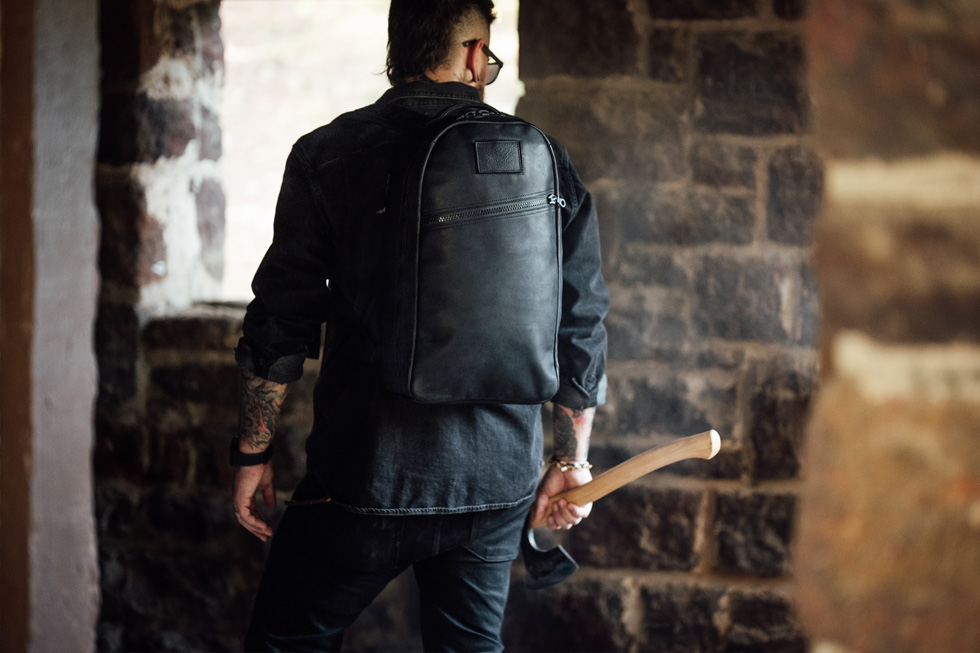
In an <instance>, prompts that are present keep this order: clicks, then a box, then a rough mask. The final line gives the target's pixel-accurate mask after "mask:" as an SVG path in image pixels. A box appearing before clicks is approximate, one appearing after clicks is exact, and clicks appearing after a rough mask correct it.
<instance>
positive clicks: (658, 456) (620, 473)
mask: <svg viewBox="0 0 980 653" xmlns="http://www.w3.org/2000/svg"><path fill="white" fill-rule="evenodd" d="M720 449H721V436H719V435H718V431H715V430H714V429H711V430H710V431H705V432H704V433H698V434H697V435H692V436H689V437H686V438H681V439H679V440H675V441H674V442H671V443H670V444H665V445H663V446H661V447H655V448H653V449H649V450H648V451H644V452H643V453H641V454H639V455H636V456H633V457H632V458H630V459H629V460H627V461H625V462H623V463H620V464H619V465H616V466H615V467H613V468H612V469H610V470H608V471H606V472H603V473H602V474H600V475H599V476H596V477H595V478H594V479H592V480H591V481H589V482H588V483H586V484H585V485H580V486H579V487H576V488H572V489H571V490H566V491H565V492H561V493H559V494H556V495H555V496H553V497H551V500H550V501H549V502H548V509H547V510H545V513H544V514H545V515H548V514H549V512H550V509H551V504H553V503H554V502H555V501H557V500H558V499H565V500H567V501H568V502H569V503H574V504H575V505H577V506H584V505H585V504H587V503H591V502H592V501H597V500H598V499H601V498H602V497H604V496H606V495H607V494H609V493H610V492H613V491H614V490H618V489H619V488H621V487H623V486H624V485H626V484H627V483H630V482H632V481H635V480H636V479H638V478H640V477H641V476H644V475H646V474H649V473H650V472H652V471H655V470H657V469H660V468H661V467H666V466H667V465H671V464H673V463H676V462H679V461H681V460H687V459H688V458H704V459H705V460H710V459H711V458H714V457H715V455H716V454H717V453H718V451H719V450H720ZM546 519H547V517H545V518H544V519H540V520H537V521H534V522H532V523H531V528H539V527H541V526H544V525H545V521H546Z"/></svg>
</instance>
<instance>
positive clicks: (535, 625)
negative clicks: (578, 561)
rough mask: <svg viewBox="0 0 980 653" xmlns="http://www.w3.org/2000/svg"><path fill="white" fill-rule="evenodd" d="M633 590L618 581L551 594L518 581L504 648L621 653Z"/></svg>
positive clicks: (573, 582) (564, 587) (577, 584)
mask: <svg viewBox="0 0 980 653" xmlns="http://www.w3.org/2000/svg"><path fill="white" fill-rule="evenodd" d="M628 595H629V589H628V588H627V587H625V583H624V582H617V581H615V580H591V579H578V578H574V579H570V580H568V581H566V582H564V583H562V584H560V585H556V586H554V587H550V588H548V589H545V590H528V589H526V588H525V587H524V585H523V584H522V583H521V582H520V581H517V582H516V583H514V585H513V587H512V588H511V594H510V599H509V601H508V604H507V611H506V614H505V616H504V630H503V638H504V646H505V647H506V648H508V649H511V650H518V651H621V650H625V649H626V648H627V644H628V642H629V641H630V637H629V633H628V632H627V630H626V627H625V624H624V623H623V617H624V611H625V610H626V605H627V602H628V601H629V596H628Z"/></svg>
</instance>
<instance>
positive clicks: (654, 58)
mask: <svg viewBox="0 0 980 653" xmlns="http://www.w3.org/2000/svg"><path fill="white" fill-rule="evenodd" d="M648 38H649V43H650V51H649V52H650V59H649V61H650V77H651V78H653V79H655V80H657V81H660V82H680V81H684V80H686V79H687V78H688V76H689V75H690V73H689V72H688V71H689V69H690V65H689V63H688V62H689V61H690V59H691V33H690V32H689V31H688V30H684V29H655V30H652V31H651V32H650V36H649V37H648Z"/></svg>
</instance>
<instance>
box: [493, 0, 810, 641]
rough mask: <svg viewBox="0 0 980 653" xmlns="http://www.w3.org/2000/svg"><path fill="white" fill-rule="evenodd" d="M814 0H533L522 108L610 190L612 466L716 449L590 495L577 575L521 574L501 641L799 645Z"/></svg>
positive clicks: (599, 445)
mask: <svg viewBox="0 0 980 653" xmlns="http://www.w3.org/2000/svg"><path fill="white" fill-rule="evenodd" d="M802 5H803V3H802V2H799V3H794V2H774V3H770V2H756V1H755V0H742V1H740V2H725V3H720V2H688V1H685V2H664V1H661V0H649V1H647V0H615V1H609V2H602V3H596V2H584V1H583V2H568V1H564V0H563V1H558V0H554V1H552V2H535V3H525V4H524V5H522V9H521V22H520V35H521V44H522V48H521V77H522V79H523V80H524V83H525V85H526V89H527V95H526V97H525V98H524V99H523V100H522V101H521V103H520V104H519V105H518V113H519V114H521V115H524V116H525V117H527V118H529V119H531V120H532V121H535V122H537V123H538V124H540V125H541V126H542V127H543V128H544V129H545V130H546V131H549V132H550V133H552V134H553V135H555V136H556V137H558V138H559V139H560V140H562V141H563V142H564V143H565V145H566V146H567V147H568V149H569V152H570V154H571V157H572V161H573V162H574V163H575V164H576V166H577V168H578V169H579V171H580V173H581V174H582V177H583V179H584V180H585V182H586V185H587V186H588V187H589V188H590V189H591V190H592V192H593V194H594V195H595V197H596V200H597V204H598V208H599V215H600V226H601V234H602V239H603V256H604V273H605V277H606V280H607V282H608V283H609V286H610V290H611V293H612V310H611V313H610V315H609V318H608V320H607V327H608V329H609V337H610V343H609V344H610V352H609V354H610V364H609V369H608V373H609V378H610V391H609V404H608V405H607V406H606V407H605V408H603V409H601V410H600V413H599V415H598V417H597V428H596V432H595V435H594V437H593V453H592V456H591V457H592V459H593V461H594V462H595V463H596V464H597V465H598V466H599V467H600V468H607V467H609V466H611V465H613V464H615V463H618V462H620V461H622V460H624V459H625V458H626V457H628V456H629V455H633V454H635V453H638V452H640V451H642V450H643V449H645V448H648V447H650V446H653V445H655V444H659V443H662V442H664V441H665V440H667V439H669V438H671V437H676V436H680V435H687V434H691V433H696V432H699V431H701V430H704V429H706V428H709V427H713V428H716V429H718V430H719V431H720V432H721V433H722V436H723V448H722V451H721V454H720V455H719V456H718V457H717V458H716V459H715V460H713V461H710V462H701V461H698V462H691V463H686V464H681V465H677V466H674V467H672V468H668V469H666V470H663V472H660V473H657V474H654V475H652V476H651V477H648V478H646V479H643V480H642V481H639V482H637V483H635V484H634V485H632V486H630V487H628V488H626V489H624V490H621V491H619V492H617V493H616V494H614V495H612V496H610V497H609V498H607V499H605V500H603V501H602V502H600V503H599V504H597V506H596V508H595V509H594V512H593V516H592V517H591V518H590V519H589V520H587V522H586V523H585V524H584V525H583V526H582V527H580V528H578V529H576V530H573V531H572V533H571V536H570V538H569V542H568V548H569V549H570V551H571V553H572V555H573V556H574V557H575V558H576V559H577V560H578V561H579V562H580V563H581V564H582V565H583V567H584V569H583V570H582V571H580V572H579V573H578V574H576V576H573V577H572V579H570V580H569V581H568V582H566V583H565V584H563V585H560V586H558V587H556V588H554V589H551V590H546V591H543V592H537V593H532V592H527V591H524V590H522V588H521V586H520V584H519V583H518V584H517V586H516V587H515V591H514V596H513V600H512V602H511V613H510V616H511V620H510V621H509V624H508V630H507V632H508V640H509V642H510V644H511V645H512V646H513V647H514V648H516V649H535V650H663V651H667V650H669V651H694V650H793V649H800V648H802V647H803V646H804V645H805V639H804V636H803V634H802V633H801V630H800V627H799V625H798V622H797V620H796V617H795V616H794V613H793V609H792V606H791V602H790V600H789V596H790V595H789V592H788V590H789V587H790V575H791V570H792V564H793V560H792V557H791V546H790V545H791V541H792V537H793V532H794V526H795V521H796V507H797V502H798V493H799V482H798V478H799V473H800V460H799V451H800V446H801V443H802V436H803V428H804V424H805V421H806V416H807V412H808V409H809V405H810V400H811V395H812V394H813V392H814V391H815V387H816V371H815V369H816V360H815V359H816V357H815V346H816V344H817V332H816V321H817V300H816V288H815V284H814V280H813V272H812V267H811V264H810V243H811V233H812V220H813V217H814V215H815V213H816V211H817V209H818V207H819V204H820V197H821V192H822V185H823V177H822V166H821V163H820V160H819V158H818V156H817V155H816V153H815V152H814V150H813V148H812V145H813V143H812V136H811V134H810V128H811V127H810V126H811V118H810V114H811V108H810V102H809V99H808V95H807V89H806V80H805V74H804V73H805V69H806V62H805V57H804V47H803V41H802V26H803V23H802V20H801V19H802V18H803V7H802Z"/></svg>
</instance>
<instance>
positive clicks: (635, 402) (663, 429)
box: [616, 379, 711, 435]
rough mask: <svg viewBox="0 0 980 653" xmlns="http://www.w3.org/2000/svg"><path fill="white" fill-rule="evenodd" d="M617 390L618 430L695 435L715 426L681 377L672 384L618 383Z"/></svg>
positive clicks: (622, 432) (622, 431) (636, 381)
mask: <svg viewBox="0 0 980 653" xmlns="http://www.w3.org/2000/svg"><path fill="white" fill-rule="evenodd" d="M616 390H617V402H618V403H619V409H618V413H619V424H618V427H617V432H618V433H621V434H627V433H631V434H632V433H635V434H641V435H649V434H651V433H666V434H670V433H673V434H685V433H691V434H693V433H700V432H701V431H705V430H707V429H709V428H711V425H710V424H709V423H708V421H707V420H706V419H705V417H706V416H705V413H704V410H703V409H701V408H700V407H698V406H696V405H694V404H693V403H692V402H691V400H690V399H689V396H688V390H689V389H688V387H687V386H686V384H684V382H683V381H681V380H680V379H675V380H673V381H672V382H671V383H668V384H652V383H651V382H650V381H649V380H647V379H629V380H628V381H627V382H626V383H625V384H624V385H622V386H618V385H617V388H616Z"/></svg>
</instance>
